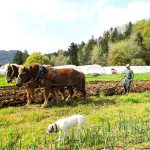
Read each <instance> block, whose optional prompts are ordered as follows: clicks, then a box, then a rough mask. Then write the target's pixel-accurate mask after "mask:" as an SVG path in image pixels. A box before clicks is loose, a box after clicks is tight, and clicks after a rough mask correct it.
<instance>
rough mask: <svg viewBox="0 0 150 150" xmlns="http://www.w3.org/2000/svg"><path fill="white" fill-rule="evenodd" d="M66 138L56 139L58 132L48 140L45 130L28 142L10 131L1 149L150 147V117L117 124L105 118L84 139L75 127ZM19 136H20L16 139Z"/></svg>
mask: <svg viewBox="0 0 150 150" xmlns="http://www.w3.org/2000/svg"><path fill="white" fill-rule="evenodd" d="M68 136H69V137H68V138H66V139H65V141H63V140H61V141H60V142H56V136H55V137H54V136H53V137H52V138H51V141H48V140H47V139H48V136H47V135H45V134H43V135H42V136H41V137H38V138H37V137H36V136H35V137H34V136H33V137H31V139H32V142H31V143H29V144H28V145H22V141H21V139H16V135H15V134H12V133H10V134H9V135H8V137H6V138H7V142H6V143H5V144H3V139H1V144H0V149H8V150H16V149H19V150H21V149H33V150H38V149H48V150H49V149H64V150H65V149H75V150H76V149H112V150H114V149H130V148H135V149H136V148H139V146H135V145H136V144H137V143H138V144H143V143H144V144H145V143H147V145H145V146H144V145H142V148H143V149H146V148H150V120H147V118H145V119H140V120H139V121H136V120H134V119H131V118H130V120H126V119H125V118H120V120H119V122H118V123H117V124H115V128H114V127H113V126H112V125H111V123H110V122H109V121H108V120H105V121H103V123H102V124H101V125H100V126H94V127H93V128H90V127H89V126H88V127H87V128H86V129H84V130H83V131H82V132H81V137H80V139H76V132H75V130H74V129H73V130H72V131H71V132H69V134H68ZM15 139H16V140H15Z"/></svg>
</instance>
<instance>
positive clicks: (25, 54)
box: [23, 50, 29, 63]
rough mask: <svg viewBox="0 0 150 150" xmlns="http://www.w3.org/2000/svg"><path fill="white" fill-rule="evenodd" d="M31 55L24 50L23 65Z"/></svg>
mask: <svg viewBox="0 0 150 150" xmlns="http://www.w3.org/2000/svg"><path fill="white" fill-rule="evenodd" d="M28 56H29V54H28V51H27V50H24V52H23V63H24V62H25V61H26V59H27V58H28Z"/></svg>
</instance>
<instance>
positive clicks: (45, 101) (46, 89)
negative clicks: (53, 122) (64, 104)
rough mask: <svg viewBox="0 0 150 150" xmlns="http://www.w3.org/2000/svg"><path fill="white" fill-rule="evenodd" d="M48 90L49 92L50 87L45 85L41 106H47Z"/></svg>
mask: <svg viewBox="0 0 150 150" xmlns="http://www.w3.org/2000/svg"><path fill="white" fill-rule="evenodd" d="M50 92H51V87H50V86H47V87H45V93H44V97H45V100H44V103H43V105H42V107H43V108H46V107H48V98H49V94H50Z"/></svg>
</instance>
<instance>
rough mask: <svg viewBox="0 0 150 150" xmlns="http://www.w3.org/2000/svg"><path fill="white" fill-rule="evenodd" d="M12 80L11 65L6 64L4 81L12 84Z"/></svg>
mask: <svg viewBox="0 0 150 150" xmlns="http://www.w3.org/2000/svg"><path fill="white" fill-rule="evenodd" d="M12 79H13V68H12V65H11V64H8V65H7V68H6V81H7V83H10V82H12Z"/></svg>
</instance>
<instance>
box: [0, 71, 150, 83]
mask: <svg viewBox="0 0 150 150" xmlns="http://www.w3.org/2000/svg"><path fill="white" fill-rule="evenodd" d="M122 78H123V75H122V74H110V75H108V74H102V75H99V76H97V77H93V76H92V75H86V81H87V82H88V81H111V80H113V81H118V80H121V79H122ZM134 80H150V73H142V74H135V77H134ZM13 83H15V81H14V82H13ZM5 85H10V84H7V83H6V79H5V76H3V75H0V86H5ZM11 85H12V84H11Z"/></svg>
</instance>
